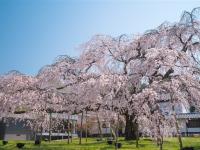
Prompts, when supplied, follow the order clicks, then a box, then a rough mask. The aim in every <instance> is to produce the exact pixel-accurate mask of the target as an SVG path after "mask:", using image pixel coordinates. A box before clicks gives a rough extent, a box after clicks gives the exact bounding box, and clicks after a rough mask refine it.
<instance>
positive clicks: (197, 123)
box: [187, 119, 200, 128]
mask: <svg viewBox="0 0 200 150" xmlns="http://www.w3.org/2000/svg"><path fill="white" fill-rule="evenodd" d="M187 127H188V128H200V119H192V120H188V123H187Z"/></svg>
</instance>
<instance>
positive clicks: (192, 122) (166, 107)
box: [159, 101, 200, 136]
mask: <svg viewBox="0 0 200 150" xmlns="http://www.w3.org/2000/svg"><path fill="white" fill-rule="evenodd" d="M159 105H160V108H161V110H162V111H163V113H164V114H165V115H166V116H170V115H171V113H172V110H171V107H170V102H169V101H161V102H160V103H159ZM175 112H176V117H177V119H178V122H179V124H180V131H181V133H182V135H184V136H189V135H194V134H200V112H197V111H196V110H195V107H194V106H190V105H189V104H188V105H187V106H186V105H183V104H176V105H175Z"/></svg>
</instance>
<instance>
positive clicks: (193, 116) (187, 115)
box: [177, 112, 200, 119]
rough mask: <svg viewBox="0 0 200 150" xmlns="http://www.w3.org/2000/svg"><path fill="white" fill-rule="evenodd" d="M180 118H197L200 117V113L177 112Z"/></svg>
mask: <svg viewBox="0 0 200 150" xmlns="http://www.w3.org/2000/svg"><path fill="white" fill-rule="evenodd" d="M177 118H178V119H195V118H200V113H199V112H198V113H180V114H177Z"/></svg>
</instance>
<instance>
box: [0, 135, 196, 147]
mask: <svg viewBox="0 0 200 150" xmlns="http://www.w3.org/2000/svg"><path fill="white" fill-rule="evenodd" d="M82 141H83V142H82V143H83V144H82V145H79V144H78V139H74V140H73V142H72V143H70V144H67V141H51V143H49V142H45V141H42V144H41V145H40V146H36V145H34V141H21V142H23V143H26V144H25V147H24V148H23V149H24V150H30V149H33V150H114V145H108V144H107V143H106V141H101V142H97V141H96V139H94V138H93V139H92V138H90V139H89V140H88V142H87V143H86V142H85V139H83V140H82ZM0 142H1V143H0V150H18V148H16V143H17V142H20V141H9V143H8V144H7V145H4V146H3V145H2V141H0ZM120 142H121V143H122V148H121V150H136V149H137V148H135V141H124V140H123V138H121V139H120ZM183 144H184V146H194V147H195V150H200V138H197V137H193V138H183ZM138 149H139V150H159V148H158V147H156V144H155V143H154V142H152V141H151V140H150V139H140V141H139V148H138ZM163 150H178V141H177V139H176V138H167V139H165V140H164V145H163Z"/></svg>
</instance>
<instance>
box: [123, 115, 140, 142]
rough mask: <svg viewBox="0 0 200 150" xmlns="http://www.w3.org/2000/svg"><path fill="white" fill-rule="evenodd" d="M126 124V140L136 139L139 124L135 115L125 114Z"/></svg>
mask: <svg viewBox="0 0 200 150" xmlns="http://www.w3.org/2000/svg"><path fill="white" fill-rule="evenodd" d="M125 119H126V126H125V140H136V139H137V129H138V124H137V123H136V121H134V119H135V116H134V115H129V114H126V115H125Z"/></svg>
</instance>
